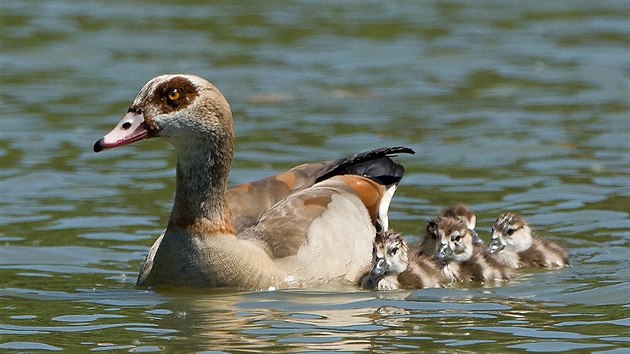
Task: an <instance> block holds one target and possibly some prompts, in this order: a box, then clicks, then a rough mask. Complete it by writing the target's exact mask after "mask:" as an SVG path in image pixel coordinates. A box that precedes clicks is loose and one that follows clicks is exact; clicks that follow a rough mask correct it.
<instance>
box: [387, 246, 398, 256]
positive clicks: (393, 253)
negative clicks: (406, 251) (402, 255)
mask: <svg viewBox="0 0 630 354" xmlns="http://www.w3.org/2000/svg"><path fill="white" fill-rule="evenodd" d="M389 253H391V254H392V255H396V253H398V247H393V248H392V249H391V250H389Z"/></svg>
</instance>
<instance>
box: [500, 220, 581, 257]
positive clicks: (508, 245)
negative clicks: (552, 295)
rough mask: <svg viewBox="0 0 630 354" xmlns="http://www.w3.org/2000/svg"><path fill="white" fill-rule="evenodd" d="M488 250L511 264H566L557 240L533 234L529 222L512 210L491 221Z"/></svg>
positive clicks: (565, 253)
mask: <svg viewBox="0 0 630 354" xmlns="http://www.w3.org/2000/svg"><path fill="white" fill-rule="evenodd" d="M488 253H490V254H492V256H493V258H495V259H497V260H498V261H500V262H501V263H503V264H505V265H507V266H509V267H511V268H522V267H568V266H569V265H570V263H569V255H568V253H567V251H566V250H565V249H563V248H562V247H560V246H558V245H557V244H555V243H553V242H551V241H548V240H545V239H541V238H538V237H534V236H532V230H531V228H530V227H529V224H528V223H527V221H525V219H523V218H522V217H521V216H519V215H517V214H514V213H503V214H501V215H500V216H499V217H498V218H497V220H496V221H495V222H494V224H493V225H492V241H491V242H490V245H489V246H488Z"/></svg>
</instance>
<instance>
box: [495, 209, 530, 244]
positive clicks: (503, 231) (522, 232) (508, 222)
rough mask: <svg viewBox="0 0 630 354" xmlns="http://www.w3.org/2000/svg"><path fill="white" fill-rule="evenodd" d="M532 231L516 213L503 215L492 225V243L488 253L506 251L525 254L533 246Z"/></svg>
mask: <svg viewBox="0 0 630 354" xmlns="http://www.w3.org/2000/svg"><path fill="white" fill-rule="evenodd" d="M532 241H533V238H532V231H531V229H530V227H529V225H528V224H527V221H525V219H523V218H522V217H521V216H519V215H517V214H514V213H504V214H501V215H500V216H499V217H498V218H497V220H496V221H495V222H494V224H493V225H492V241H491V242H490V246H488V249H487V252H488V253H497V252H500V251H501V250H503V249H505V250H506V251H511V252H523V251H525V250H527V249H528V248H529V247H531V245H532Z"/></svg>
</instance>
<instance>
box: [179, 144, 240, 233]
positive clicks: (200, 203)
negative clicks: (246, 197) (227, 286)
mask: <svg viewBox="0 0 630 354" xmlns="http://www.w3.org/2000/svg"><path fill="white" fill-rule="evenodd" d="M225 139H228V140H229V141H217V140H220V139H216V136H215V139H203V138H190V137H187V138H182V139H177V140H174V141H172V143H173V145H174V146H175V150H176V151H177V175H176V180H177V187H176V191H175V202H174V204H173V210H172V212H171V217H170V220H169V224H168V228H167V232H168V231H171V232H175V233H182V232H183V233H185V234H188V235H190V236H199V237H201V236H212V235H218V234H233V233H234V227H233V225H232V216H231V213H230V210H229V209H228V206H227V201H226V189H227V177H228V173H229V171H230V166H231V161H232V154H233V151H232V146H233V145H232V141H231V139H232V137H231V135H229V134H228V136H226V137H225Z"/></svg>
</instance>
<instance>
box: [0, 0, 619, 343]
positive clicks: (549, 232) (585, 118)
mask: <svg viewBox="0 0 630 354" xmlns="http://www.w3.org/2000/svg"><path fill="white" fill-rule="evenodd" d="M629 8H630V5H629V3H628V1H548V2H547V1H518V2H517V1H484V2H472V1H471V2H452V1H425V2H412V1H401V2H376V1H374V2H373V1H348V2H336V1H322V2H319V1H318V2H315V1H296V2H290V3H288V2H270V1H269V2H268V1H264V2H258V3H255V2H241V3H228V2H215V3H211V4H206V3H205V2H201V1H183V2H171V1H159V2H148V1H107V2H101V1H28V0H26V1H16V0H5V1H2V2H0V279H1V282H0V349H13V350H15V351H29V352H31V351H38V350H42V351H52V350H66V351H90V350H91V351H137V352H153V351H168V352H177V351H181V352H194V351H214V350H216V351H232V352H234V351H285V350H286V351H329V350H341V351H362V350H371V351H381V352H387V351H392V350H402V351H420V350H422V351H447V352H458V351H462V352H463V351H500V352H505V351H572V352H577V351H584V352H604V353H627V350H628V348H629V347H630V305H629V303H630V271H629V270H628V266H627V262H628V259H630V249H629V246H628V242H629V240H630V219H629V210H630V15H629V13H630V12H629ZM173 72H177V73H194V74H198V75H200V76H203V77H205V78H207V79H209V80H211V81H213V82H214V83H215V84H216V85H217V86H218V87H219V88H220V89H221V91H222V92H223V93H224V94H225V95H226V97H227V98H228V100H229V101H230V103H231V105H232V109H233V111H234V116H235V125H236V132H237V151H236V157H235V163H234V169H233V172H232V175H231V182H232V183H239V182H244V181H248V180H253V179H256V178H259V177H263V176H267V175H270V174H273V173H276V172H278V171H282V170H284V169H287V168H290V167H292V166H294V165H296V164H299V163H301V162H304V161H318V160H327V159H333V158H337V157H340V156H344V155H348V154H352V153H355V152H358V151H363V150H368V149H372V148H375V147H381V146H389V145H406V146H411V147H413V148H414V149H416V151H417V152H418V153H417V155H416V156H413V157H402V158H400V159H399V161H400V162H401V163H403V164H404V165H405V166H406V168H407V175H406V177H405V179H404V180H403V183H402V184H401V186H400V188H399V190H398V192H397V195H396V197H395V198H394V200H393V204H392V208H391V217H390V220H391V224H392V226H393V227H395V228H396V229H397V230H399V231H401V232H403V233H404V234H405V235H406V236H407V237H408V238H409V239H414V238H415V237H418V235H419V233H420V230H421V229H423V228H424V225H425V222H426V220H427V219H429V218H430V217H431V216H432V215H434V214H436V213H437V212H438V211H439V210H440V209H442V208H444V207H446V206H448V205H451V204H453V203H455V202H458V201H465V202H467V203H469V204H470V205H471V206H472V207H473V209H474V210H475V211H476V212H477V214H478V220H479V226H480V230H481V234H482V236H483V237H486V238H487V237H488V232H489V228H490V224H491V222H492V220H494V218H496V216H497V215H498V214H499V213H500V212H502V211H504V210H515V211H519V212H520V213H522V214H523V215H524V216H525V217H526V218H527V219H528V220H529V221H530V223H531V224H532V225H533V227H534V228H535V229H536V230H537V231H538V233H539V234H541V235H544V236H545V237H548V238H549V239H552V240H554V241H556V242H557V243H559V244H561V245H563V246H565V247H567V248H568V249H570V252H571V261H572V263H573V264H574V267H572V268H570V269H566V270H560V271H550V272H527V273H521V274H520V275H519V276H517V277H516V278H515V279H514V280H513V281H512V282H510V283H509V284H507V285H506V286H503V287H496V288H483V287H475V286H467V287H458V288H449V289H432V290H422V291H414V292H402V291H399V292H368V291H359V290H355V291H352V290H348V291H340V292H333V291H276V292H251V293H249V292H233V291H216V290H213V291H201V292H154V291H145V290H136V289H134V287H133V284H134V282H135V277H136V275H137V270H138V268H139V265H140V262H141V261H142V259H143V257H144V255H145V254H146V252H147V250H148V247H149V246H150V244H151V243H152V242H153V240H154V239H155V237H156V236H157V235H158V234H159V233H160V232H161V230H162V229H163V228H164V226H165V224H166V220H167V217H168V214H169V211H170V205H171V201H172V195H173V182H174V163H175V160H174V156H173V154H172V150H171V148H170V146H168V145H167V144H166V143H165V142H163V141H149V142H142V143H138V144H134V145H132V146H128V147H125V148H121V149H117V150H113V151H110V152H106V153H101V154H98V155H97V154H94V153H93V152H92V144H93V143H94V141H95V140H96V139H98V138H100V137H101V136H102V135H104V134H105V133H106V132H108V131H109V130H110V129H111V128H112V127H113V126H114V124H115V123H116V122H117V121H118V119H119V118H120V117H121V115H122V114H123V113H124V112H125V111H126V109H127V107H128V105H129V103H130V102H131V100H132V99H133V97H134V96H135V94H136V92H137V90H138V89H139V88H140V87H141V86H142V85H143V84H144V83H145V82H146V81H147V80H149V79H150V78H151V77H153V76H156V75H158V74H162V73H173Z"/></svg>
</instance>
